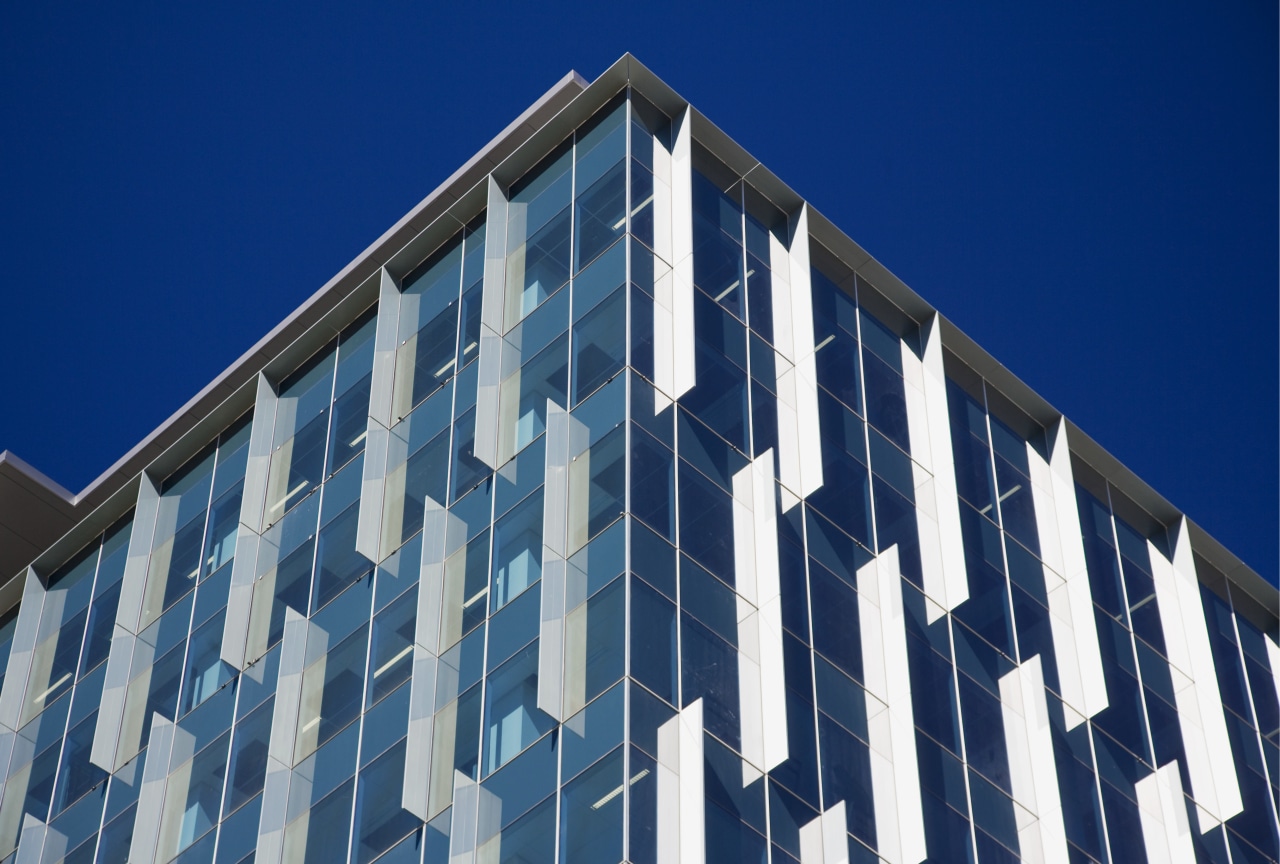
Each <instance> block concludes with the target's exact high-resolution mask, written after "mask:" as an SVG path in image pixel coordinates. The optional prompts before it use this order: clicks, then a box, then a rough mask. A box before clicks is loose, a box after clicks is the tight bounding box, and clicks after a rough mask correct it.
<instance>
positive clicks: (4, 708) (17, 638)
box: [0, 567, 45, 769]
mask: <svg viewBox="0 0 1280 864" xmlns="http://www.w3.org/2000/svg"><path fill="white" fill-rule="evenodd" d="M44 599H45V590H44V585H43V584H42V583H41V582H40V577H38V576H36V571H35V570H34V569H32V568H31V567H28V568H27V572H26V577H25V581H24V582H23V585H22V605H21V606H19V607H18V622H17V624H16V625H15V627H14V632H13V643H12V645H11V647H10V649H9V661H8V665H7V666H6V667H5V675H4V688H3V690H0V727H3V728H4V729H9V730H16V729H19V728H20V727H21V726H22V707H23V704H24V703H25V702H26V696H27V679H28V678H29V677H30V675H31V662H32V657H33V656H34V653H35V649H36V644H37V642H38V641H39V637H40V621H41V618H42V617H43V613H44V609H43V607H44ZM3 768H4V765H3V764H0V769H3Z"/></svg>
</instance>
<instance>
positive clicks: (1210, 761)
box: [1147, 519, 1244, 833]
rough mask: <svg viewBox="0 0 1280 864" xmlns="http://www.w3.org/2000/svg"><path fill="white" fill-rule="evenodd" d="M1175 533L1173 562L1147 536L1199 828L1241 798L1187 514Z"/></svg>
mask: <svg viewBox="0 0 1280 864" xmlns="http://www.w3.org/2000/svg"><path fill="white" fill-rule="evenodd" d="M1176 533H1177V537H1176V539H1175V541H1174V546H1173V561H1172V562H1169V561H1168V560H1167V559H1165V557H1164V556H1163V555H1162V554H1161V553H1160V551H1159V550H1158V549H1157V548H1156V546H1155V545H1154V544H1152V543H1151V542H1150V541H1147V545H1148V551H1149V553H1150V556H1151V569H1152V578H1153V579H1154V580H1155V589H1156V602H1157V604H1158V605H1159V609H1160V623H1161V626H1162V627H1163V629H1164V640H1165V645H1166V647H1167V649H1168V652H1169V663H1170V665H1171V666H1173V667H1174V669H1175V670H1176V672H1175V673H1174V674H1175V678H1176V679H1179V680H1183V681H1186V682H1187V683H1186V684H1185V685H1184V686H1181V687H1178V688H1175V691H1174V697H1175V699H1176V702H1177V709H1178V725H1179V727H1180V728H1181V730H1182V746H1183V751H1184V753H1185V754H1186V760H1187V774H1188V776H1189V777H1190V779H1191V795H1192V797H1193V798H1194V799H1195V801H1196V803H1197V804H1198V805H1199V807H1198V808H1197V809H1198V812H1199V814H1200V817H1199V818H1200V831H1201V833H1203V832H1206V831H1209V830H1210V829H1212V828H1215V827H1217V826H1218V825H1219V824H1221V823H1222V822H1223V821H1224V820H1226V819H1230V818H1231V817H1232V816H1235V815H1236V814H1237V813H1240V812H1241V811H1242V810H1243V809H1244V802H1243V801H1242V799H1241V796H1240V784H1239V781H1238V779H1237V778H1236V771H1235V759H1234V758H1233V756H1232V753H1231V742H1230V739H1229V738H1228V736H1227V720H1226V715H1224V714H1223V708H1222V693H1221V690H1220V689H1219V686H1218V673H1217V669H1216V667H1215V664H1214V661H1213V649H1212V647H1211V645H1210V643H1209V625H1208V621H1207V620H1206V618H1205V611H1204V604H1203V602H1202V601H1201V598H1200V583H1199V581H1198V580H1197V578H1196V571H1195V562H1194V560H1193V558H1192V550H1191V538H1190V536H1189V534H1188V531H1187V525H1186V520H1185V519H1184V520H1183V521H1182V523H1181V524H1180V525H1179V526H1178V530H1177V532H1176ZM1179 673H1180V674H1179Z"/></svg>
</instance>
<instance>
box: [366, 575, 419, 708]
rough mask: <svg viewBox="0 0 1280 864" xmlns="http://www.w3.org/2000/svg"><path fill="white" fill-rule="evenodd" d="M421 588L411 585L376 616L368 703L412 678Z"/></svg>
mask: <svg viewBox="0 0 1280 864" xmlns="http://www.w3.org/2000/svg"><path fill="white" fill-rule="evenodd" d="M417 612H418V592H417V590H416V589H410V590H409V591H406V592H405V593H404V594H402V595H400V599H398V600H396V601H395V602H394V603H392V604H391V605H390V606H388V607H387V608H386V609H384V610H383V611H382V612H380V613H379V614H378V615H377V616H376V617H375V618H374V619H373V648H372V651H371V654H370V658H369V665H370V668H371V669H372V670H373V672H372V674H371V675H370V678H369V694H368V703H369V704H373V703H374V702H377V701H378V700H379V699H381V698H382V697H383V696H386V695H387V694H388V693H390V692H391V691H392V690H395V689H396V687H398V686H400V684H402V683H403V682H405V681H407V680H408V679H409V674H410V673H411V672H412V671H413V639H414V633H415V626H416V624H417V619H418V615H417Z"/></svg>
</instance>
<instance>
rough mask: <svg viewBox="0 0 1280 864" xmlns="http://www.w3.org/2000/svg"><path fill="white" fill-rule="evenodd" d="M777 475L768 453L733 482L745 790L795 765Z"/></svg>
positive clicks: (740, 473)
mask: <svg viewBox="0 0 1280 864" xmlns="http://www.w3.org/2000/svg"><path fill="white" fill-rule="evenodd" d="M773 471H774V469H773V451H772V450H766V451H765V452H764V453H762V454H761V455H760V456H759V457H757V458H756V459H755V460H753V461H752V462H751V463H749V464H748V465H746V466H745V467H744V468H742V469H741V470H740V471H739V472H738V473H737V474H735V475H734V477H733V498H734V500H733V518H734V571H735V574H736V576H735V579H736V583H737V589H738V593H739V595H741V600H742V601H743V602H740V604H739V606H740V609H741V610H742V613H743V614H741V615H740V616H739V621H738V645H739V648H738V685H739V686H738V695H739V716H740V718H741V721H742V747H743V751H742V752H743V756H744V757H746V763H747V764H744V765H743V785H744V786H745V785H748V784H750V783H751V782H753V780H754V779H755V778H756V777H757V776H758V772H759V771H771V770H773V769H774V768H776V767H777V766H778V765H781V764H782V763H783V762H785V761H787V759H788V758H789V757H788V744H787V709H786V681H785V677H784V664H783V657H782V604H781V589H780V577H779V573H778V567H779V565H778V528H777V496H776V494H775V492H774V482H773Z"/></svg>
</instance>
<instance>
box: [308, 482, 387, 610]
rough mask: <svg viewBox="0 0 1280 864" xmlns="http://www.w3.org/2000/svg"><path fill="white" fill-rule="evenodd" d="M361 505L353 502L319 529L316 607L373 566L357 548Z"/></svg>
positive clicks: (366, 572)
mask: <svg viewBox="0 0 1280 864" xmlns="http://www.w3.org/2000/svg"><path fill="white" fill-rule="evenodd" d="M359 519H360V505H359V504H352V505H351V506H350V507H348V508H347V509H346V510H344V511H342V513H341V514H339V515H338V516H337V517H336V518H334V520H333V521H332V522H330V523H329V524H328V525H326V526H325V527H324V528H322V529H321V530H320V536H319V540H318V546H317V552H316V568H315V589H314V592H313V596H312V598H311V608H312V609H313V610H315V609H319V608H320V607H322V606H324V605H325V604H326V603H328V602H329V601H330V600H332V599H333V598H334V597H337V596H338V595H339V594H341V593H342V592H343V591H344V590H345V589H346V588H347V586H349V585H353V584H355V583H356V582H357V581H359V580H360V579H362V578H364V577H365V576H367V575H368V574H369V573H370V571H372V570H373V564H372V562H370V561H369V559H368V558H366V557H364V556H363V555H361V554H360V553H359V552H357V551H356V526H357V523H358V522H359Z"/></svg>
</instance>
